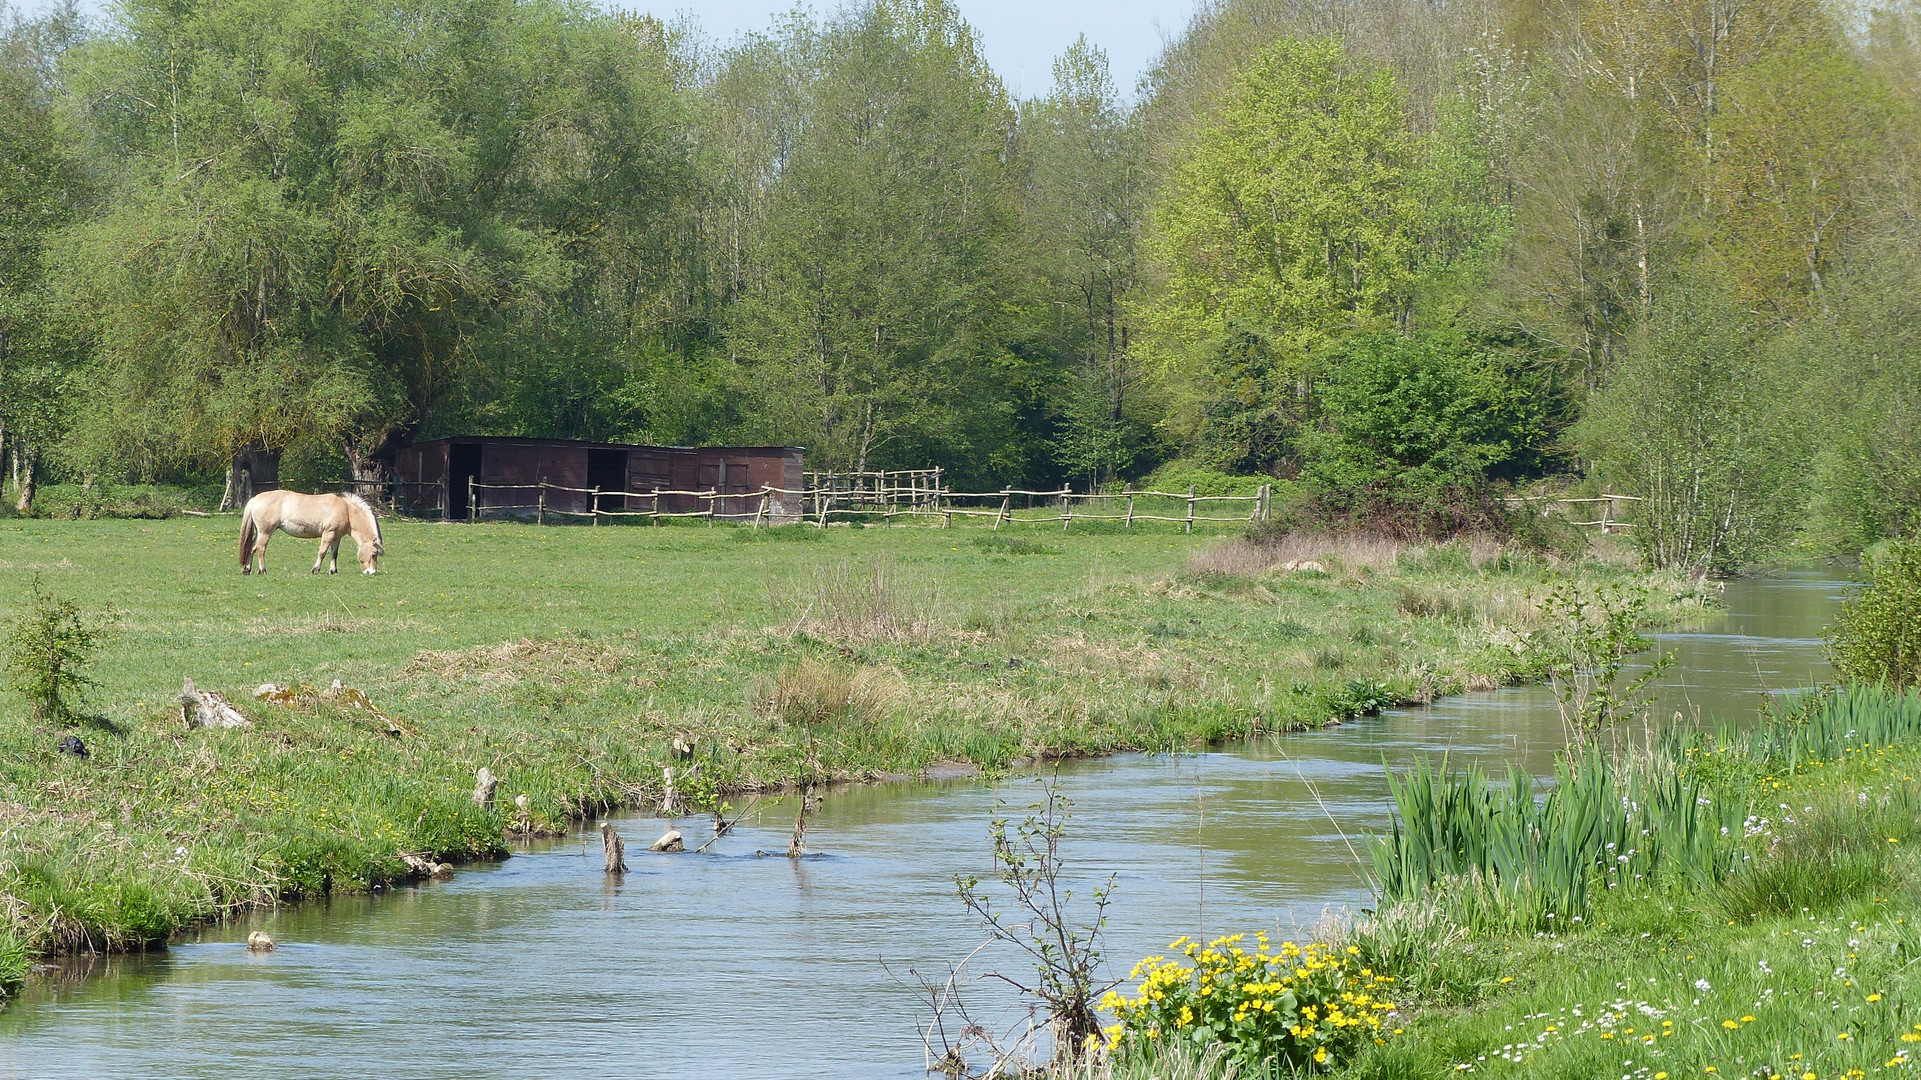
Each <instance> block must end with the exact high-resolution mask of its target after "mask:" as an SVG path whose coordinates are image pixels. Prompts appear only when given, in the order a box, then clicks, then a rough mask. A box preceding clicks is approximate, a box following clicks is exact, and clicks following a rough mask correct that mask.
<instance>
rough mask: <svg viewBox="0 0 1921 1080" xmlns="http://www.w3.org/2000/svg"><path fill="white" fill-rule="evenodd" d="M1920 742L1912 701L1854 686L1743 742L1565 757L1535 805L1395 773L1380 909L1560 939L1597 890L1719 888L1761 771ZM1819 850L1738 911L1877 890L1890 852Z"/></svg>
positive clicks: (1675, 736)
mask: <svg viewBox="0 0 1921 1080" xmlns="http://www.w3.org/2000/svg"><path fill="white" fill-rule="evenodd" d="M1917 738H1921V693H1917V692H1916V691H1914V690H1907V691H1896V690H1891V689H1889V688H1885V687H1878V686H1849V687H1829V688H1822V689H1818V690H1811V691H1808V692H1805V693H1804V694H1801V695H1799V696H1797V697H1796V698H1795V699H1793V700H1792V702H1791V703H1790V704H1789V705H1788V706H1786V707H1784V708H1779V709H1776V710H1774V711H1773V712H1771V713H1770V714H1769V715H1768V716H1766V717H1765V718H1764V719H1763V722H1762V723H1760V724H1759V725H1757V726H1756V727H1754V728H1752V729H1750V730H1748V731H1746V732H1738V733H1737V732H1731V731H1723V732H1720V733H1702V732H1699V731H1696V730H1694V729H1689V728H1673V729H1668V730H1666V731H1663V732H1662V733H1660V734H1659V735H1655V736H1651V737H1649V738H1648V739H1647V741H1646V742H1645V743H1644V745H1643V746H1642V747H1640V748H1638V749H1630V750H1627V751H1623V752H1616V753H1608V752H1604V751H1603V750H1601V749H1599V748H1594V747H1589V748H1587V749H1582V750H1574V749H1570V751H1569V752H1567V753H1566V754H1564V755H1563V756H1562V758H1561V760H1560V761H1559V763H1558V764H1557V765H1556V768H1555V775H1554V782H1553V785H1552V787H1551V788H1550V789H1549V790H1548V791H1547V792H1545V794H1543V795H1540V796H1538V797H1537V795H1536V793H1535V790H1534V784H1533V781H1532V779H1531V778H1530V777H1529V776H1528V775H1527V774H1526V773H1524V772H1522V771H1521V770H1520V769H1519V768H1510V770H1509V773H1508V776H1507V778H1506V781H1505V783H1496V782H1494V781H1492V780H1491V779H1490V778H1489V777H1488V776H1487V775H1486V774H1484V773H1483V772H1482V771H1481V770H1480V769H1478V768H1466V769H1459V770H1456V769H1453V768H1451V767H1450V766H1449V764H1448V762H1447V761H1446V759H1445V758H1444V759H1442V761H1441V762H1440V764H1439V765H1438V766H1436V765H1435V764H1433V763H1430V762H1426V761H1422V762H1418V763H1417V764H1416V765H1415V767H1414V769H1413V770H1412V771H1411V772H1409V773H1407V774H1405V775H1402V776H1395V775H1394V774H1393V773H1391V772H1390V773H1389V775H1388V787H1389V790H1390V792H1391V793H1392V795H1393V800H1394V809H1395V817H1394V822H1393V824H1392V827H1391V828H1390V831H1389V832H1388V834H1387V835H1386V836H1378V837H1372V838H1370V839H1369V854H1370V861H1371V862H1372V865H1373V871H1374V877H1375V890H1376V893H1377V895H1378V896H1379V898H1380V900H1381V901H1382V903H1383V904H1397V903H1410V902H1427V903H1433V904H1438V905H1439V906H1440V907H1441V908H1442V909H1444V910H1446V911H1448V912H1449V913H1450V914H1451V915H1452V916H1453V917H1454V918H1455V919H1456V920H1457V921H1458V922H1459V923H1460V924H1461V925H1464V926H1468V927H1470V928H1471V929H1473V930H1474V931H1476V932H1477V933H1479V932H1497V931H1505V932H1529V931H1541V930H1553V929H1565V928H1568V927H1569V926H1570V925H1571V924H1572V923H1573V922H1574V921H1576V920H1578V919H1583V918H1586V917H1587V916H1588V914H1589V912H1590V908H1591V904H1590V895H1589V894H1590V891H1591V890H1592V889H1593V888H1596V887H1600V888H1606V889H1628V890H1633V889H1641V888H1647V887H1650V886H1652V885H1654V884H1656V883H1675V884H1681V885H1683V886H1685V887H1688V888H1697V889H1698V888H1705V887H1708V886H1712V885H1716V884H1719V883H1721V882H1723V881H1724V880H1727V879H1728V878H1729V877H1730V875H1731V874H1732V873H1733V871H1734V870H1735V867H1736V865H1737V862H1738V861H1739V847H1740V841H1741V839H1742V836H1743V832H1744V825H1745V823H1747V822H1748V821H1750V819H1751V814H1750V811H1751V810H1753V809H1754V806H1752V805H1751V803H1752V802H1753V800H1754V798H1755V795H1754V794H1753V788H1754V782H1755V779H1756V778H1757V777H1758V776H1759V775H1760V774H1761V773H1762V772H1764V771H1778V772H1794V771H1797V770H1799V769H1802V768H1806V767H1808V766H1810V765H1818V764H1821V763H1823V762H1833V761H1838V760H1841V759H1843V758H1844V757H1846V756H1848V755H1851V754H1865V753H1869V752H1872V751H1874V750H1877V749H1881V748H1885V747H1889V746H1894V745H1898V744H1901V743H1904V742H1913V741H1916V740H1917ZM1857 816H1858V815H1857ZM1866 820H1867V818H1865V817H1861V818H1860V821H1861V822H1865V821H1866ZM1867 830H1868V833H1871V834H1873V835H1876V836H1878V835H1880V834H1882V833H1885V832H1887V831H1888V830H1887V829H1886V828H1880V827H1875V826H1873V825H1868V826H1867ZM1856 831H1859V830H1858V829H1857V830H1856ZM1863 835H1867V834H1866V833H1864V834H1863ZM1816 847H1817V848H1818V850H1819V852H1820V854H1819V855H1818V856H1816V855H1810V856H1809V860H1811V861H1809V860H1804V861H1806V863H1807V865H1805V866H1791V865H1788V864H1787V863H1783V862H1779V861H1770V862H1769V863H1768V864H1767V865H1768V868H1769V869H1768V871H1767V872H1768V873H1769V874H1772V875H1775V876H1776V877H1780V879H1781V880H1780V881H1775V882H1773V883H1772V884H1771V883H1770V882H1769V881H1768V880H1766V879H1764V878H1759V877H1755V878H1752V880H1750V881H1749V882H1748V884H1747V885H1746V886H1744V890H1743V891H1742V892H1741V894H1740V895H1739V896H1737V897H1736V898H1735V899H1734V900H1732V901H1731V903H1732V905H1733V907H1736V908H1740V909H1742V910H1743V911H1751V910H1760V909H1762V908H1768V909H1770V910H1771V909H1772V908H1774V907H1778V906H1779V903H1778V902H1775V901H1768V902H1765V903H1764V902H1763V901H1762V900H1761V899H1755V898H1756V897H1763V896H1764V895H1765V894H1768V892H1769V890H1773V895H1775V896H1777V897H1779V896H1785V895H1790V894H1792V895H1801V894H1802V893H1806V892H1809V890H1808V889H1801V888H1799V887H1798V886H1797V888H1795V889H1788V888H1787V885H1786V884H1784V883H1785V882H1789V881H1794V882H1812V881H1820V880H1828V881H1830V883H1831V885H1832V887H1833V888H1836V889H1842V890H1844V891H1845V890H1850V889H1856V887H1857V886H1859V887H1866V885H1864V884H1862V883H1864V882H1866V883H1872V882H1874V881H1878V880H1880V879H1879V877H1878V876H1877V875H1878V874H1879V869H1878V867H1879V866H1880V864H1881V862H1883V861H1885V860H1884V855H1885V852H1881V851H1878V850H1875V851H1872V852H1871V853H1870V854H1865V855H1863V854H1860V852H1861V851H1863V850H1867V849H1871V848H1872V845H1871V844H1867V843H1866V842H1865V841H1858V842H1855V843H1852V844H1848V843H1842V842H1840V841H1838V840H1835V841H1833V842H1828V841H1823V842H1822V843H1820V844H1818V845H1816ZM1816 863H1819V865H1818V866H1817V865H1816ZM1816 871H1820V872H1819V873H1816ZM1753 873H1758V871H1753V872H1750V875H1752V874H1753ZM1782 875H1785V876H1782ZM1811 888H1814V891H1820V888H1825V886H1823V887H1811ZM1857 891H1858V890H1857ZM1743 897H1746V899H1744V898H1743Z"/></svg>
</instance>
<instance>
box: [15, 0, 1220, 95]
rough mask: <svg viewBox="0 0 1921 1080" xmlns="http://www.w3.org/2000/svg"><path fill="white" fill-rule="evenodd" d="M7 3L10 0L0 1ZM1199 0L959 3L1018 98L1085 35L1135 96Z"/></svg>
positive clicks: (39, 4) (764, 15)
mask: <svg viewBox="0 0 1921 1080" xmlns="http://www.w3.org/2000/svg"><path fill="white" fill-rule="evenodd" d="M55 2H56V0H11V2H10V3H9V4H7V6H12V7H14V8H16V9H18V10H22V11H25V12H26V13H28V14H38V13H39V12H41V11H45V10H47V9H48V8H50V7H52V6H53V4H54V3H55ZM600 2H601V3H603V4H605V5H606V6H608V7H618V8H624V9H627V10H632V11H642V12H646V13H648V14H650V15H655V16H658V17H659V18H661V19H664V20H669V21H671V20H673V19H674V18H676V17H679V16H687V17H690V18H691V19H692V20H693V21H695V22H697V23H698V24H700V26H701V28H702V29H703V30H705V31H706V33H707V34H708V35H709V36H710V37H712V38H713V39H714V40H716V41H717V42H721V43H725V42H727V41H730V40H732V39H733V37H734V36H735V35H737V34H739V33H740V32H741V31H743V30H762V29H766V28H767V27H768V26H770V25H772V23H773V19H774V16H775V15H777V14H780V13H782V12H786V11H788V10H791V9H792V8H793V6H794V0H704V2H703V0H600ZM0 3H6V0H0ZM1194 3H1195V0H959V5H960V10H961V16H962V17H963V18H965V19H966V20H967V21H968V22H969V23H971V24H972V25H973V27H974V29H975V30H977V31H979V33H980V36H981V46H982V48H983V49H984V50H985V51H986V53H987V59H988V62H989V63H991V64H993V65H994V70H995V71H997V72H999V73H1000V76H1001V78H1003V79H1005V80H1006V81H1007V89H1008V90H1009V92H1011V93H1013V94H1014V95H1015V96H1016V97H1038V96H1040V95H1042V94H1045V93H1046V92H1047V90H1048V87H1049V86H1051V85H1052V83H1053V79H1054V75H1053V67H1052V65H1053V62H1054V57H1056V56H1059V55H1060V54H1061V53H1062V52H1065V51H1066V49H1067V47H1068V46H1069V45H1071V44H1073V43H1074V39H1075V38H1076V37H1079V36H1080V35H1081V34H1083V33H1085V34H1086V35H1087V38H1088V40H1089V41H1091V42H1093V43H1094V44H1096V45H1099V46H1100V47H1101V48H1103V49H1106V50H1107V56H1108V60H1109V62H1110V63H1111V64H1112V66H1113V70H1114V82H1115V84H1116V85H1117V86H1119V87H1120V91H1121V93H1122V94H1123V95H1125V96H1127V97H1129V98H1131V97H1133V96H1134V84H1135V82H1136V80H1138V79H1139V78H1140V76H1141V74H1142V73H1143V72H1145V71H1146V70H1147V68H1148V66H1149V65H1150V64H1152V63H1153V62H1154V58H1155V57H1156V56H1157V55H1159V54H1160V51H1161V46H1162V44H1163V43H1164V42H1165V41H1167V40H1168V39H1170V38H1172V37H1174V36H1176V35H1178V34H1179V33H1180V31H1181V29H1182V28H1183V27H1185V26H1186V25H1187V19H1188V16H1189V15H1191V14H1193V11H1194ZM803 6H806V7H811V8H812V9H813V10H814V11H815V12H816V13H817V14H826V13H830V12H832V11H834V10H835V9H836V8H837V7H838V6H839V3H838V0H814V2H813V3H810V4H804V5H803ZM80 9H81V10H82V11H83V12H85V13H86V14H87V15H88V16H90V17H98V16H99V15H100V14H101V13H102V12H103V11H104V10H105V9H106V4H105V3H103V2H102V0H80Z"/></svg>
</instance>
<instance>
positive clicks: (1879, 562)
mask: <svg viewBox="0 0 1921 1080" xmlns="http://www.w3.org/2000/svg"><path fill="white" fill-rule="evenodd" d="M1870 573H1871V577H1870V580H1869V584H1868V587H1867V588H1866V589H1864V590H1862V591H1861V593H1860V594H1859V595H1857V596H1854V597H1850V598H1849V599H1848V600H1847V601H1846V602H1844V603H1843V604H1842V605H1841V611H1840V614H1839V615H1838V616H1836V618H1835V622H1834V626H1833V628H1832V629H1831V630H1830V631H1829V632H1828V658H1829V660H1830V661H1832V662H1833V664H1834V670H1835V671H1837V672H1839V673H1840V675H1841V677H1842V678H1843V679H1847V680H1849V681H1851V682H1866V683H1887V684H1888V685H1890V686H1893V687H1894V688H1896V689H1901V688H1903V687H1908V686H1915V685H1921V540H1908V541H1903V542H1898V543H1894V544H1890V545H1889V546H1888V548H1887V550H1886V551H1885V552H1884V553H1883V554H1882V555H1881V556H1880V557H1879V558H1877V559H1875V560H1874V563H1873V566H1872V570H1871V571H1870Z"/></svg>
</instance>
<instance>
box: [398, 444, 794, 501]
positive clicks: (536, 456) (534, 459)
mask: <svg viewBox="0 0 1921 1080" xmlns="http://www.w3.org/2000/svg"><path fill="white" fill-rule="evenodd" d="M455 442H459V443H463V444H465V443H476V444H479V445H480V447H481V457H480V475H479V477H478V479H479V482H480V483H482V484H498V485H520V484H538V483H540V482H541V481H545V482H547V483H549V484H555V485H558V486H560V487H569V488H588V487H591V486H592V485H590V484H589V483H588V482H587V460H588V452H589V451H590V450H597V449H621V448H620V447H609V446H599V445H596V444H592V443H570V442H559V441H545V440H531V439H530V440H518V439H515V440H506V439H455V440H448V439H438V440H435V441H433V442H428V443H417V444H415V445H413V446H407V447H403V448H401V449H400V450H398V451H395V453H394V458H393V476H394V479H395V480H399V481H408V482H410V483H408V484H406V485H403V486H401V487H400V488H398V489H397V491H396V499H397V501H399V503H400V505H401V506H402V508H404V509H408V510H412V511H415V512H423V511H431V510H433V509H435V508H437V507H439V506H440V505H441V503H440V501H439V500H440V498H441V494H440V491H439V489H438V488H436V487H432V486H428V485H435V484H439V483H442V482H448V481H450V480H451V481H452V483H449V486H453V484H454V483H458V484H462V485H464V480H460V479H459V478H450V476H449V472H448V469H449V448H450V447H451V445H452V444H453V443H455ZM624 449H626V451H627V488H626V490H628V491H630V492H636V493H649V492H653V491H657V490H668V491H719V492H721V494H722V495H724V496H731V497H728V498H722V499H720V500H719V505H718V506H717V507H716V511H717V512H718V513H719V514H721V515H722V516H727V515H737V516H741V517H752V516H753V515H754V514H755V513H756V512H757V511H758V510H759V508H760V490H761V488H763V487H772V488H783V489H786V491H787V492H788V493H785V494H777V495H775V496H774V497H773V498H772V499H771V500H770V505H769V508H768V509H769V512H770V514H771V515H772V516H773V517H774V518H775V519H776V520H779V521H791V520H794V519H795V518H797V517H799V516H800V513H801V497H800V495H799V494H796V493H797V492H799V490H800V488H801V485H802V483H803V482H804V479H803V474H802V469H803V461H802V452H801V450H800V448H798V447H785V446H747V447H724V446H723V447H671V446H630V447H625V448H624ZM539 496H540V492H538V491H535V490H518V491H515V490H509V491H485V492H482V493H481V499H480V503H481V505H480V514H479V516H481V517H499V516H511V517H532V516H534V514H535V513H536V510H535V509H534V508H533V506H532V504H534V503H536V502H537V500H538V498H539ZM659 501H660V507H659V508H660V510H662V511H663V512H666V513H693V512H697V511H702V510H705V509H706V501H705V500H702V499H700V498H698V497H697V496H693V495H664V496H661V498H660V500H659ZM461 502H462V498H461V497H460V496H456V497H455V498H454V499H453V503H454V506H455V507H456V508H458V507H459V506H460V503H461ZM591 502H592V496H591V495H589V494H587V493H585V492H571V491H554V490H551V489H550V490H548V491H547V492H546V505H547V508H548V509H549V510H554V511H567V512H572V513H578V514H584V513H586V512H587V510H588V509H589V506H590V504H591ZM518 504H528V505H526V506H521V505H518ZM490 507H491V508H492V511H493V512H489V508H490ZM603 508H609V507H603ZM647 508H648V505H647V504H646V503H641V504H639V505H634V506H629V507H628V509H632V510H641V509H647ZM454 516H461V515H458V514H456V515H454ZM581 520H585V519H584V518H583V519H581Z"/></svg>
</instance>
